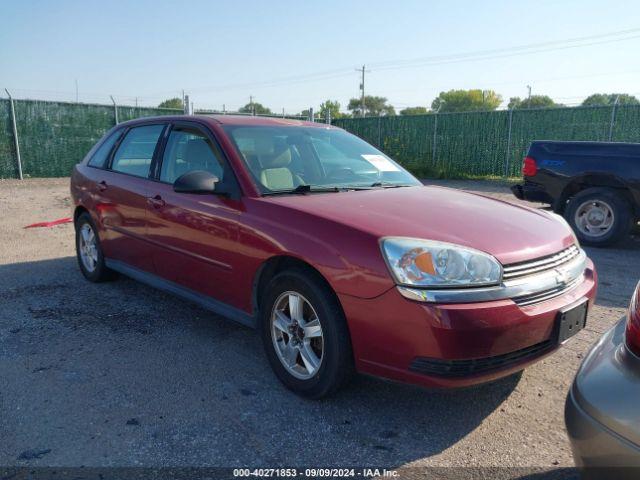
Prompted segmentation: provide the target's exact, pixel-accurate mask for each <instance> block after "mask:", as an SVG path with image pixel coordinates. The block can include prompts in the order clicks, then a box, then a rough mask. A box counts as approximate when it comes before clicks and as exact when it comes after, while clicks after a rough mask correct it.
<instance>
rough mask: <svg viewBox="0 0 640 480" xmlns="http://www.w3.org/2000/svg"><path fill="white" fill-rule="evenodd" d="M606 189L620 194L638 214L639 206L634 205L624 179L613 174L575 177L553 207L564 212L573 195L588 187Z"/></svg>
mask: <svg viewBox="0 0 640 480" xmlns="http://www.w3.org/2000/svg"><path fill="white" fill-rule="evenodd" d="M591 188H594V189H598V188H600V189H606V190H613V191H615V192H616V193H618V194H619V195H621V196H622V197H623V198H624V199H625V200H626V201H627V202H628V203H629V205H631V207H632V209H633V210H634V212H635V213H636V215H638V214H640V206H636V205H635V202H634V199H633V194H632V193H631V190H630V189H629V187H628V185H627V184H626V183H625V182H624V180H622V179H620V178H618V177H616V176H614V175H602V174H593V175H583V176H580V177H576V178H574V179H573V180H571V182H569V184H568V185H567V186H565V187H564V189H563V190H562V193H561V195H560V197H559V198H558V200H556V202H555V203H554V205H553V209H554V211H555V212H556V213H559V214H564V211H565V208H566V206H567V202H568V201H569V199H570V198H571V197H573V196H574V195H576V194H578V193H580V192H582V191H584V190H588V189H591Z"/></svg>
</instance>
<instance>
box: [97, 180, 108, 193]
mask: <svg viewBox="0 0 640 480" xmlns="http://www.w3.org/2000/svg"><path fill="white" fill-rule="evenodd" d="M106 189H107V182H105V181H104V180H102V181H101V182H100V183H98V190H100V191H101V192H104V191H105V190H106Z"/></svg>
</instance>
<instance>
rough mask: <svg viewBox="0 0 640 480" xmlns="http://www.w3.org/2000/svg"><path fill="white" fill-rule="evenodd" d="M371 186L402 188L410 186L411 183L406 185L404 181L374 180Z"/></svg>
mask: <svg viewBox="0 0 640 480" xmlns="http://www.w3.org/2000/svg"><path fill="white" fill-rule="evenodd" d="M370 186H371V187H382V188H400V187H410V186H411V185H405V184H402V183H390V182H373V183H372V184H371V185H370Z"/></svg>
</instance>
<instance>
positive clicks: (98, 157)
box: [89, 130, 122, 168]
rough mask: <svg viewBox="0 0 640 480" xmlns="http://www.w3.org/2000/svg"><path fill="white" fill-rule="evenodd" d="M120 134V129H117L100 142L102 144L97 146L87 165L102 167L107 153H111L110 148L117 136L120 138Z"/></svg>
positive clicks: (107, 156) (107, 155)
mask: <svg viewBox="0 0 640 480" xmlns="http://www.w3.org/2000/svg"><path fill="white" fill-rule="evenodd" d="M120 135H122V130H117V131H115V132H113V133H112V134H111V135H110V136H109V137H108V138H107V139H106V140H105V141H104V142H102V145H100V146H99V147H98V149H97V150H96V151H95V153H94V154H93V156H92V157H91V159H90V160H89V165H90V166H92V167H98V168H104V166H105V163H106V162H107V158H109V153H111V149H112V148H113V146H114V145H115V143H116V142H117V141H118V138H120Z"/></svg>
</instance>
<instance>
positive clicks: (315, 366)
mask: <svg viewBox="0 0 640 480" xmlns="http://www.w3.org/2000/svg"><path fill="white" fill-rule="evenodd" d="M271 338H272V340H273V346H274V347H275V349H276V353H277V354H278V358H279V359H280V361H281V362H282V365H283V366H284V367H285V369H286V370H287V371H288V372H289V373H290V374H291V375H293V376H294V377H296V378H299V379H301V380H307V379H309V378H311V377H313V376H314V375H315V374H316V373H317V372H318V370H319V369H320V365H321V364H322V357H323V351H324V338H323V336H322V325H321V324H320V319H319V318H318V314H317V313H316V311H315V309H314V308H313V306H312V305H311V303H309V301H308V300H307V299H306V298H305V297H304V296H302V295H301V294H300V293H298V292H293V291H291V292H284V293H282V294H281V295H280V296H279V297H278V298H277V300H276V302H275V304H274V305H273V311H272V313H271Z"/></svg>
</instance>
